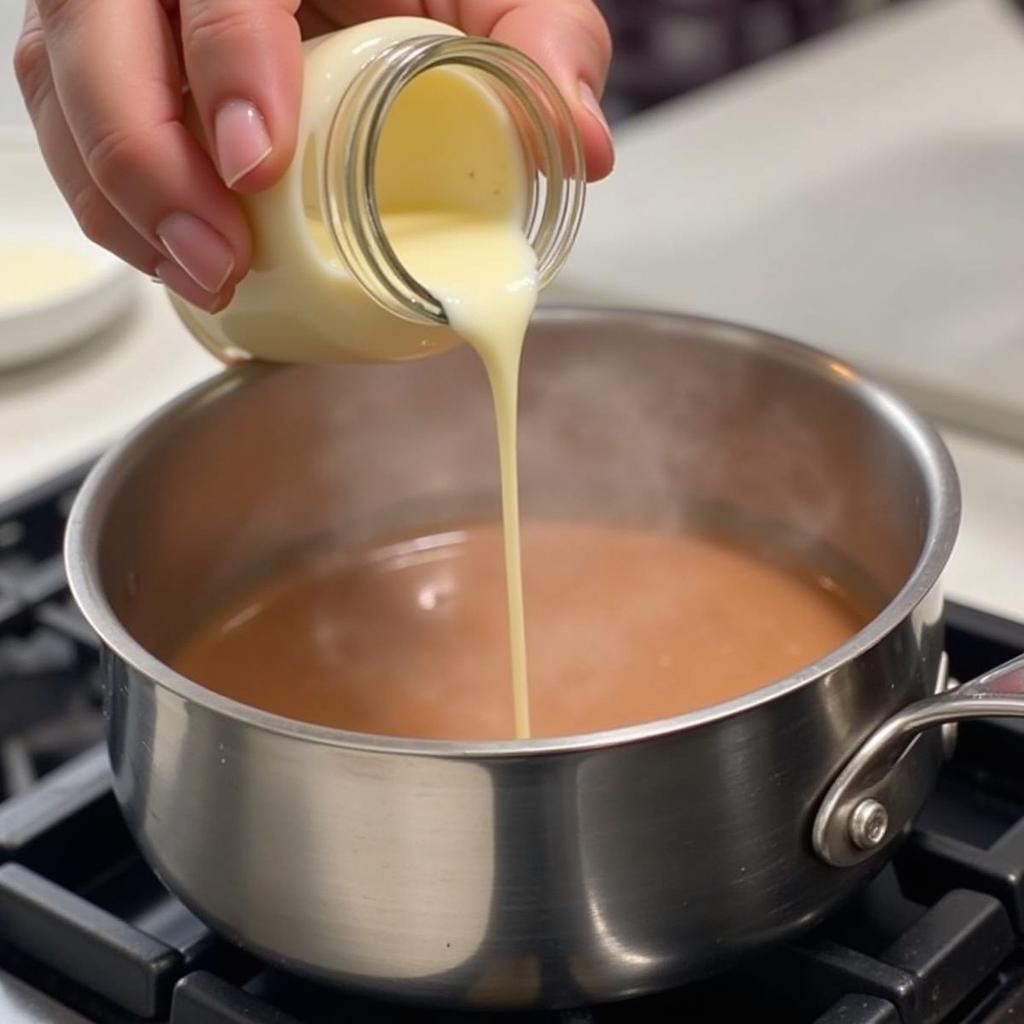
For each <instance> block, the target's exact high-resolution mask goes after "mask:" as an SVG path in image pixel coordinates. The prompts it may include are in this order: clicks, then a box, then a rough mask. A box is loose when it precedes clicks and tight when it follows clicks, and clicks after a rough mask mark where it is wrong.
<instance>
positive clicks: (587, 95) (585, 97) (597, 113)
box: [580, 82, 612, 143]
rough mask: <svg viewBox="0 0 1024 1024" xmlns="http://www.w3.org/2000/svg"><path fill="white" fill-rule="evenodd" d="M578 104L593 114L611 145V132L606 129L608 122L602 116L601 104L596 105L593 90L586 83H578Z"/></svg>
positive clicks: (609, 129)
mask: <svg viewBox="0 0 1024 1024" xmlns="http://www.w3.org/2000/svg"><path fill="white" fill-rule="evenodd" d="M580 102H581V103H582V104H583V106H585V107H586V108H587V110H589V111H590V113H591V114H593V116H594V120H595V121H597V123H598V124H599V125H600V126H601V127H602V128H603V129H604V133H605V135H607V136H608V142H609V143H611V142H612V130H611V128H609V127H608V120H607V118H605V116H604V111H603V110H602V109H601V104H600V103H598V101H597V97H596V96H595V95H594V90H593V89H591V88H590V86H589V85H587V83H586V82H580Z"/></svg>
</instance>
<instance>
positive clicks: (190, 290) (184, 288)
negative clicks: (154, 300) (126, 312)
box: [156, 260, 221, 313]
mask: <svg viewBox="0 0 1024 1024" xmlns="http://www.w3.org/2000/svg"><path fill="white" fill-rule="evenodd" d="M156 276H157V279H158V280H159V281H160V283H161V284H163V285H165V286H166V287H167V288H170V289H171V291H172V292H176V293H177V294H178V295H180V296H181V297H182V298H183V299H184V300H185V301H186V302H191V303H192V305H193V306H198V307H199V308H200V309H205V310H206V312H207V313H216V312H217V310H218V308H219V307H220V302H221V299H220V296H219V295H214V294H212V293H211V292H208V291H206V289H204V288H200V287H199V285H197V284H196V283H195V281H193V280H192V278H191V277H189V276H188V274H186V273H185V271H184V270H182V269H181V267H179V266H178V264H177V263H172V262H171V261H170V260H164V261H163V262H162V263H158V264H157V267H156Z"/></svg>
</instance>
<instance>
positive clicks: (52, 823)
mask: <svg viewBox="0 0 1024 1024" xmlns="http://www.w3.org/2000/svg"><path fill="white" fill-rule="evenodd" d="M83 473H84V468H79V469H76V470H73V471H70V472H68V473H66V474H64V475H63V476H61V477H60V478H59V479H56V480H53V481H51V482H50V483H48V484H46V485H44V486H42V487H39V488H37V489H35V490H34V491H32V492H31V493H28V494H25V495H23V496H22V497H20V498H18V499H16V500H14V501H12V502H8V503H7V504H6V505H3V506H0V1024H43V1022H47V1024H49V1022H54V1024H138V1022H141V1021H153V1022H159V1024H242V1022H245V1024H326V1022H328V1021H331V1022H338V1021H345V1022H346V1024H361V1022H364V1021H371V1020H372V1021H380V1020H381V1019H386V1020H389V1021H398V1022H403V1024H404V1022H408V1024H417V1022H424V1024H427V1022H439V1021H451V1022H461V1024H472V1022H473V1021H480V1020H484V1021H486V1020H493V1019H494V1018H493V1017H489V1016H487V1015H473V1014H465V1013H462V1014H453V1013H444V1012H439V1011H424V1010H411V1009H405V1008H396V1007H392V1006H389V1005H384V1004H381V1003H376V1002H370V1001H367V1000H364V999H361V998H356V997H353V996H351V995H349V994H347V993H344V992H340V991H337V990H332V989H327V988H324V987H322V986H319V985H315V984H312V983H309V982H306V981H303V980H301V979H298V978H296V977H293V976H291V975H289V974H287V973H285V972H283V971H281V970H278V969H275V968H272V967H270V966H268V965H266V964H264V963H261V962H260V961H259V960H257V959H255V958H253V957H251V956H249V955H247V954H245V953H244V952H242V951H240V950H238V949H236V948H234V947H232V946H231V945H230V944H228V943H227V942H226V941H224V940H223V939H221V938H220V937H219V936H217V935H216V934H214V933H213V932H211V931H210V930H209V929H208V928H207V927H206V926H205V925H203V924H202V922H200V921H199V920H198V919H197V918H196V917H194V916H193V915H192V914H191V913H190V912H189V911H188V910H187V909H186V908H185V907H184V906H183V905H182V904H181V903H180V902H178V900H177V899H175V898H174V897H173V896H172V895H170V893H168V892H167V890H166V889H165V888H164V887H163V886H162V885H161V883H160V882H159V881H158V880H157V878H156V877H155V876H154V875H153V873H152V872H151V871H150V870H149V868H148V867H147V866H146V864H145V862H144V861H143V859H142V857H141V855H140V853H139V851H138V849H137V848H136V846H135V844H134V842H133V841H132V838H131V836H130V835H129V833H128V831H127V829H126V828H125V825H124V823H123V821H122V819H121V816H120V813H119V811H118V808H117V804H116V802H115V800H114V797H113V795H112V792H111V783H110V769H109V765H108V762H107V757H106V752H105V749H104V747H103V744H102V734H103V715H102V701H101V692H100V680H99V674H98V657H97V643H96V639H95V637H94V636H93V634H92V633H91V631H90V630H89V628H88V626H87V625H86V624H85V622H84V621H83V620H82V619H81V617H80V616H79V615H78V614H77V612H76V611H75V608H74V606H73V604H72V601H71V598H70V596H69V594H68V591H67V587H66V583H65V579H64V574H63V568H62V559H61V539H62V534H63V529H64V521H65V518H66V515H67V512H68V508H69V506H70V502H71V500H72V498H73V496H74V493H75V490H76V488H77V486H78V484H79V483H80V481H81V478H82V475H83ZM948 623H949V625H948V640H947V649H948V651H949V656H950V662H951V666H952V670H953V673H954V675H956V676H957V677H958V678H960V679H968V678H971V677H973V676H975V675H977V674H978V673H980V672H982V671H984V670H985V669H987V668H990V667H992V666H994V665H996V664H997V663H999V662H1001V661H1004V660H1006V659H1007V658H1009V657H1011V656H1013V655H1015V654H1017V653H1019V652H1021V651H1024V625H1022V624H1019V623H1015V622H1010V621H1007V620H1004V619H999V618H995V617H993V616H990V615H987V614H985V613H982V612H979V611H976V610H973V609H971V608H966V607H962V606H958V605H951V606H949V608H948ZM512 1016H513V1017H519V1016H523V1017H525V1018H528V1019H529V1020H531V1021H537V1022H543V1024H605V1022H618V1021H652V1022H656V1021H669V1020H671V1021H681V1020H685V1021H687V1022H688V1024H704V1022H709V1024H710V1022H714V1024H722V1022H733V1021H754V1020H768V1021H785V1022H787V1024H811V1022H815V1024H941V1022H953V1021H956V1022H969V1024H1004V1022H1012V1021H1016V1020H1024V726H1021V725H1020V724H1019V723H1013V722H989V721H984V722H976V723H970V724H968V725H962V726H961V727H960V737H959V743H958V747H957V751H956V754H955V756H954V758H953V759H952V760H951V761H950V763H949V764H948V765H947V767H946V769H945V771H944V774H943V777H942V779H941V782H940V784H939V786H938V788H937V790H936V792H935V794H934V796H933V797H932V799H931V800H930V802H929V803H928V805H927V806H926V807H925V809H924V811H923V813H922V814H921V816H920V817H919V819H918V822H917V827H916V828H915V829H914V830H913V831H912V833H911V834H910V835H909V837H908V838H907V840H906V842H905V843H904V844H903V846H902V847H901V849H900V851H899V852H898V854H897V856H896V858H895V861H894V862H893V863H892V864H891V865H889V866H887V867H886V868H885V869H883V871H882V872H881V873H880V874H879V875H878V876H877V877H876V878H875V880H874V881H873V882H871V883H870V884H869V885H868V886H866V887H865V888H864V889H863V890H862V891H861V892H860V893H859V894H858V896H857V897H856V898H855V899H854V900H853V902H852V903H850V904H849V905H848V906H846V907H845V908H844V909H843V910H842V911H841V912H840V913H838V914H837V915H836V916H835V917H834V918H832V919H830V920H829V921H828V922H827V923H826V924H825V925H824V926H823V927H821V928H820V929H818V930H817V931H816V932H814V933H812V934H811V935H809V936H808V937H807V938H805V939H803V940H801V941H799V942H795V943H792V944H790V945H788V946H784V947H782V948H780V949H776V950H774V951H771V952H769V953H767V954H766V955H765V956H764V957H762V958H761V959H759V960H756V961H754V962H752V963H750V964H748V965H746V966H745V967H743V968H742V969H740V970H738V971H734V972H732V973H730V974H727V975H725V976H723V977H719V978H715V979H711V980H709V981H706V982H702V983H699V984H695V985H690V986H687V987H684V988H680V989H677V990H675V991H672V992H669V993H666V994H662V995H659V996H655V997H648V998H643V999H639V1000H632V1001H629V1002H624V1003H619V1004H615V1005H609V1006H597V1007H586V1008H581V1009H577V1010H571V1011H562V1012H557V1013H541V1014H533V1015H530V1014H524V1015H512Z"/></svg>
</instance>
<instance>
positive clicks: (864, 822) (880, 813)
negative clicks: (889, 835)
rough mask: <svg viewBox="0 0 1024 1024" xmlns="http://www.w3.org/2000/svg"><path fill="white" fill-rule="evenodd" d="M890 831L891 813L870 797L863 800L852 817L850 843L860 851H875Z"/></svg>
mask: <svg viewBox="0 0 1024 1024" xmlns="http://www.w3.org/2000/svg"><path fill="white" fill-rule="evenodd" d="M888 831H889V813H888V811H886V809H885V808H884V807H883V806H882V805H881V804H880V803H879V802H878V801H877V800H872V799H871V798H870V797H869V798H868V799H867V800H861V802H860V803H859V804H857V806H856V807H855V808H854V809H853V813H852V814H851V815H850V842H851V843H853V845H854V846H856V847H857V849H858V850H873V849H874V848H875V847H876V846H878V845H879V844H880V843H881V842H882V840H883V839H885V834H886V832H888Z"/></svg>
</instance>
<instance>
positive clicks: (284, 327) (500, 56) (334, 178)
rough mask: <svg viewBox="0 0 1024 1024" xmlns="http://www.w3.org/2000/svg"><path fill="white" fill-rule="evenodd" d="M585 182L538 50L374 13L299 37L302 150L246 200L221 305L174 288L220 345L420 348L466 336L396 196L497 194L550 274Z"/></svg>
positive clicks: (412, 200)
mask: <svg viewBox="0 0 1024 1024" xmlns="http://www.w3.org/2000/svg"><path fill="white" fill-rule="evenodd" d="M510 186H514V187H510ZM585 187H586V186H585V171H584V161H583V155H582V149H581V146H580V143H579V139H578V136H577V134H576V130H575V125H574V122H573V120H572V117H571V114H570V113H569V109H568V107H567V105H566V103H565V101H564V100H563V98H562V97H561V95H560V94H559V92H558V90H557V89H556V87H555V86H554V84H553V83H552V82H551V80H550V79H549V78H548V77H547V75H546V74H545V73H544V72H543V71H542V70H541V69H540V68H539V67H538V66H537V65H536V64H535V63H534V62H533V61H531V60H530V59H529V58H527V57H526V56H525V55H523V54H521V53H519V52H518V51H517V50H513V49H512V48H510V47H507V46H504V45H502V44H500V43H496V42H493V41H491V40H486V39H479V38H473V37H467V36H464V35H462V34H461V33H459V32H458V31H457V30H456V29H453V28H451V27H450V26H447V25H443V24H441V23H438V22H433V21H429V20H427V19H422V18H387V19H381V20H378V21H373V22H368V23H365V24H363V25H359V26H355V27H353V28H349V29H344V30H342V31H340V32H336V33H332V34H330V35H327V36H323V37H320V38H318V39H314V40H311V41H309V42H307V43H306V44H305V78H304V90H303V99H302V108H301V113H300V118H299V131H298V145H297V149H296V154H295V157H294V159H293V161H292V164H291V166H290V167H289V168H288V170H287V171H286V172H285V174H284V176H283V177H282V178H281V179H280V181H278V182H277V183H276V184H275V185H273V186H272V187H271V188H269V189H266V190H265V191H263V192H261V193H259V194H258V195H254V196H246V197H243V198H242V203H243V206H244V208H245V210H246V213H247V215H248V218H249V221H250V224H251V227H252V233H253V258H252V265H251V270H250V272H249V273H248V274H247V276H246V277H245V278H244V279H243V280H242V281H241V282H240V283H239V285H238V286H237V288H236V289H235V294H234V297H233V298H232V301H231V302H230V303H229V305H228V306H227V307H226V308H225V309H223V310H222V311H221V312H219V313H216V314H209V313H206V312H204V311H202V310H200V309H198V308H196V307H194V306H192V305H190V304H189V303H187V302H185V301H184V300H182V299H180V298H179V297H177V296H172V302H173V303H174V305H175V308H176V309H177V311H178V313H179V315H180V316H181V318H182V319H183V320H184V322H185V324H186V326H187V327H188V328H189V329H190V330H191V331H192V333H193V334H194V335H195V336H196V337H197V338H198V339H199V340H200V342H202V343H203V344H204V345H206V346H207V347H208V348H209V349H211V350H212V351H213V352H214V353H215V354H217V355H219V356H220V357H221V358H227V359H232V360H233V359H238V358H246V357H249V358H252V357H255V358H260V359H266V360H273V361H286V362H324V361H348V360H352V361H354V360H395V359H408V358H414V357H417V356H421V355H426V354H429V353H431V352H436V351H440V350H442V349H444V348H447V347H449V346H451V345H452V344H455V343H456V342H457V341H458V340H459V339H458V338H457V336H456V335H455V334H454V332H453V331H452V330H451V329H450V328H449V327H448V325H447V321H446V318H445V314H444V310H443V309H442V308H441V305H440V303H439V302H438V300H437V299H436V298H435V297H434V296H433V295H432V294H431V293H430V291H429V290H428V289H427V288H425V287H424V286H423V285H422V284H421V283H420V282H418V281H417V280H416V279H415V278H414V277H413V276H412V275H411V274H410V273H409V272H408V271H407V270H406V268H405V267H403V266H402V264H401V262H400V260H399V259H398V257H397V256H396V254H395V251H394V249H393V248H392V246H391V244H390V243H389V241H388V237H387V234H386V231H385V228H384V224H383V222H382V220H383V218H384V217H385V216H386V214H387V213H388V212H389V210H391V209H399V208H401V207H402V206H403V204H414V205H415V204H417V203H419V204H422V203H424V202H426V203H436V204H441V205H447V206H448V207H450V208H455V209H458V208H465V207H472V206H479V205H480V204H487V205H488V206H489V207H493V206H494V205H495V204H497V205H498V206H500V207H501V209H502V210H503V211H504V210H506V209H507V211H508V212H509V214H510V215H515V216H520V217H521V218H522V223H523V230H524V233H525V235H526V237H527V239H528V241H529V242H530V244H531V246H532V247H533V249H534V252H535V253H536V257H537V269H538V283H539V285H540V286H541V287H543V286H544V285H545V284H547V283H548V282H549V281H550V280H551V279H552V278H553V277H554V276H555V274H556V273H557V271H558V270H559V268H560V267H561V265H562V263H563V262H564V261H565V258H566V256H567V255H568V253H569V250H570V248H571V246H572V243H573V240H574V238H575V235H576V231H577V228H578V226H579V222H580V217H581V215H582V210H583V199H584V192H585ZM503 204H504V205H503Z"/></svg>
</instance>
